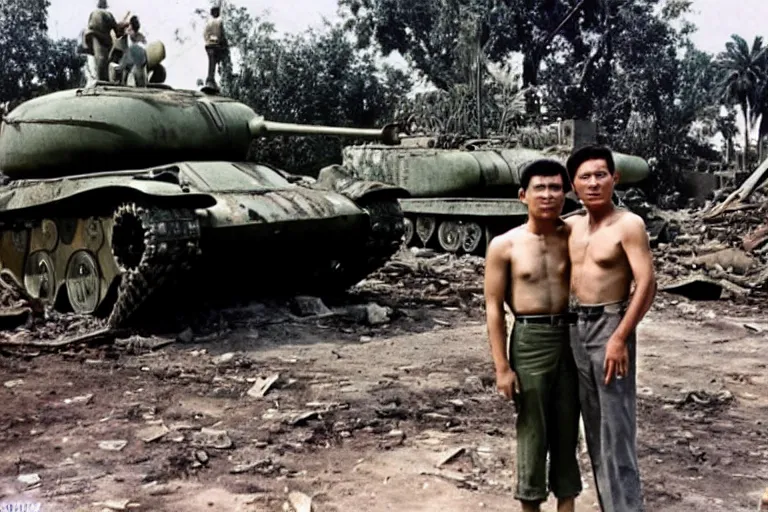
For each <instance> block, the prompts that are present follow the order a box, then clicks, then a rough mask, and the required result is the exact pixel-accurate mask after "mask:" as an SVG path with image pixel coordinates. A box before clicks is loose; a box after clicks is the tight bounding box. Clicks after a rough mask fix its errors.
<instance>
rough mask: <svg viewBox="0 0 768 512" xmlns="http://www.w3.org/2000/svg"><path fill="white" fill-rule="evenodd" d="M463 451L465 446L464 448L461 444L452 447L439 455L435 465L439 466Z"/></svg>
mask: <svg viewBox="0 0 768 512" xmlns="http://www.w3.org/2000/svg"><path fill="white" fill-rule="evenodd" d="M465 451H466V448H464V447H463V446H459V447H458V448H452V449H450V450H448V451H446V452H444V453H443V454H442V455H441V456H440V459H439V460H438V461H437V464H435V467H437V468H439V467H440V466H442V465H444V464H448V463H449V462H451V461H452V460H453V459H455V458H456V457H458V456H459V455H461V454H462V453H464V452H465Z"/></svg>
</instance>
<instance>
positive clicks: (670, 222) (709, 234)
mask: <svg viewBox="0 0 768 512" xmlns="http://www.w3.org/2000/svg"><path fill="white" fill-rule="evenodd" d="M748 198H749V200H750V201H752V202H749V203H747V202H745V201H746V199H747V198H746V197H745V198H744V199H743V200H742V201H741V202H739V203H738V204H731V206H730V207H729V208H725V209H717V208H711V205H710V209H705V210H678V211H673V212H660V213H659V215H660V216H662V217H664V218H665V221H666V223H667V226H671V227H672V229H671V231H672V232H673V233H674V236H671V237H669V240H668V241H665V242H660V243H659V244H658V245H657V246H656V247H655V248H654V259H655V263H656V270H657V273H658V275H659V289H660V290H662V291H667V292H670V293H676V294H680V295H683V296H686V297H688V298H690V299H693V300H717V299H735V300H741V299H746V298H749V297H751V298H764V297H765V296H766V294H768V196H766V195H764V194H762V193H758V192H755V193H753V194H752V195H751V196H748ZM713 211H714V212H715V213H714V214H713V213H712V212H713Z"/></svg>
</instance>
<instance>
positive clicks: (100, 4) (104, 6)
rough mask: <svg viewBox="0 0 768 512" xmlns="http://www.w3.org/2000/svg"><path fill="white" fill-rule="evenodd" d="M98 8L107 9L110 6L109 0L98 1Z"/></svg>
mask: <svg viewBox="0 0 768 512" xmlns="http://www.w3.org/2000/svg"><path fill="white" fill-rule="evenodd" d="M96 8H97V9H107V8H109V6H108V5H107V0H99V1H98V2H96Z"/></svg>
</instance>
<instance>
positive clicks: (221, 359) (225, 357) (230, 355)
mask: <svg viewBox="0 0 768 512" xmlns="http://www.w3.org/2000/svg"><path fill="white" fill-rule="evenodd" d="M234 358H235V353H234V352H227V353H225V354H221V355H220V356H218V357H217V358H216V359H215V360H214V362H215V363H216V364H226V363H229V362H230V361H232V360H233V359H234Z"/></svg>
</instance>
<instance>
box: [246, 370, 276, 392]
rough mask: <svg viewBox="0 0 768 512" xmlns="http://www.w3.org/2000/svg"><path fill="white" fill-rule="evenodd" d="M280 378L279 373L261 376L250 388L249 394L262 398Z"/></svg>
mask: <svg viewBox="0 0 768 512" xmlns="http://www.w3.org/2000/svg"><path fill="white" fill-rule="evenodd" d="M279 378H280V374H279V373H275V374H273V375H270V376H269V377H267V378H263V377H259V378H258V379H256V383H255V384H254V385H253V386H252V387H251V389H249V390H248V396H250V397H253V398H262V397H263V396H264V395H266V394H267V393H268V392H269V390H270V389H271V388H272V386H273V385H274V384H275V382H277V380H278V379H279Z"/></svg>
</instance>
